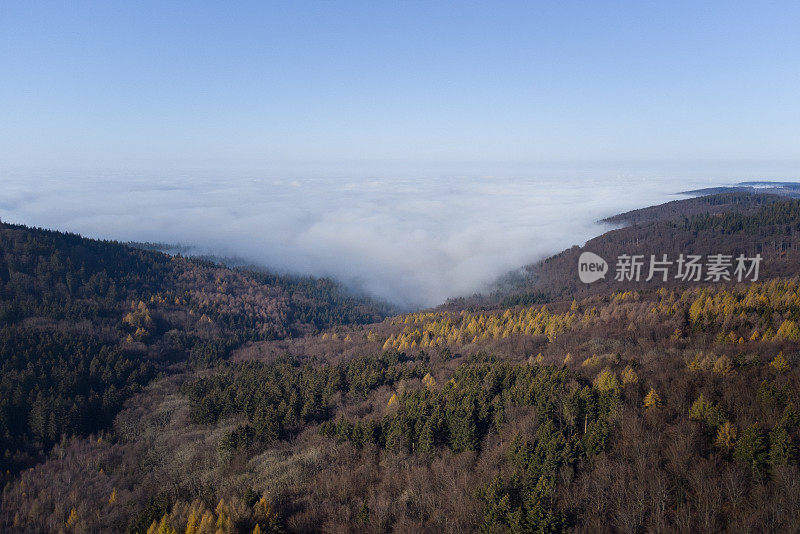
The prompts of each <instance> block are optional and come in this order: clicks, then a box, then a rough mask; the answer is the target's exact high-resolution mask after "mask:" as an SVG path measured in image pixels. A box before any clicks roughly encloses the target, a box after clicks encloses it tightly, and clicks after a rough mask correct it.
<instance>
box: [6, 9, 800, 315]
mask: <svg viewBox="0 0 800 534" xmlns="http://www.w3.org/2000/svg"><path fill="white" fill-rule="evenodd" d="M798 27H800V7H798V4H797V3H796V2H770V3H768V4H765V3H755V2H753V3H747V2H737V3H730V2H721V1H712V2H703V3H697V2H670V3H668V4H667V3H664V4H657V3H641V2H633V1H627V2H621V3H620V2H615V3H613V4H605V3H602V2H578V1H575V2H573V1H565V2H512V1H509V2H493V3H490V4H489V3H487V4H481V3H470V4H459V5H457V6H455V5H453V4H448V3H430V2H403V3H388V2H364V1H343V2H291V3H273V2H251V1H244V2H237V3H235V4H229V3H216V2H192V3H187V4H181V3H179V2H178V3H172V2H152V1H145V2H138V3H136V4H122V3H107V2H84V1H77V2H62V3H59V2H47V3H36V2H21V1H13V0H12V1H8V2H3V3H2V5H0V67H2V72H3V83H2V84H0V184H1V185H2V188H0V216H2V217H3V218H5V219H8V220H10V221H13V222H20V223H25V224H32V225H38V226H47V227H52V228H57V229H60V230H69V231H74V232H80V233H82V234H85V235H87V236H91V237H107V238H114V239H119V240H136V241H163V242H176V243H183V244H187V245H193V246H196V247H198V248H199V249H203V250H208V251H209V252H212V253H215V254H222V255H224V254H235V255H239V256H242V257H244V258H247V259H250V260H252V261H254V262H257V263H260V264H262V265H264V266H266V267H268V268H272V269H279V270H285V271H291V272H298V273H304V274H311V275H315V276H323V275H329V276H334V277H336V278H338V279H340V280H343V281H344V282H346V283H348V284H351V285H354V286H357V287H361V288H364V289H365V290H367V291H369V292H370V293H373V294H376V295H379V296H382V297H384V298H388V299H390V300H392V301H394V302H397V303H400V304H403V305H406V306H424V305H431V304H437V303H439V302H441V301H442V300H443V299H445V298H447V297H451V296H457V295H462V294H469V293H471V292H473V291H476V290H479V289H481V288H482V287H484V286H485V284H487V283H489V282H491V281H492V280H493V278H494V277H496V276H498V275H500V274H503V273H504V272H506V271H507V270H509V269H514V268H517V267H520V266H521V265H523V264H525V263H530V262H532V261H536V260H538V259H540V258H541V257H544V256H546V255H548V254H552V253H554V252H558V251H559V250H561V249H562V248H564V247H567V246H570V245H573V244H580V243H582V242H583V241H585V240H586V239H588V238H590V237H592V236H594V235H596V234H597V233H599V232H600V231H601V230H602V229H601V228H598V227H597V225H596V224H595V221H596V220H597V219H598V218H602V217H605V216H608V215H612V214H615V213H617V212H620V211H625V210H628V209H633V208H639V207H643V206H646V205H649V204H653V203H656V202H661V201H666V200H670V199H672V198H674V197H673V196H671V195H672V194H673V193H676V192H678V191H682V190H686V189H691V188H694V187H703V186H708V185H716V184H720V183H735V182H739V181H742V180H760V179H770V180H794V179H797V178H798V173H799V172H800V96H798V92H797V87H800V69H798V68H797V65H798V64H800V32H798V31H797V28H798Z"/></svg>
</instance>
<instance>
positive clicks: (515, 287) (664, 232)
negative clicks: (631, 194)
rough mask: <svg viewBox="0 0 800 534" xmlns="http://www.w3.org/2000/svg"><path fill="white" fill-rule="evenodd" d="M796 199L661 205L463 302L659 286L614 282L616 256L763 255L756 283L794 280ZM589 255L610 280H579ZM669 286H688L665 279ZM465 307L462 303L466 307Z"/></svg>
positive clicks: (528, 300) (724, 198) (798, 239)
mask: <svg viewBox="0 0 800 534" xmlns="http://www.w3.org/2000/svg"><path fill="white" fill-rule="evenodd" d="M798 213H800V200H786V199H784V198H782V197H778V196H775V195H754V194H751V193H730V194H721V195H710V196H706V197H700V198H695V199H688V200H679V201H673V202H669V203H666V204H662V205H660V206H654V207H651V208H645V209H643V210H637V211H634V212H630V213H629V214H622V215H619V216H617V217H613V218H611V219H607V220H606V222H610V223H613V224H631V226H625V227H623V228H618V229H615V230H611V231H609V232H606V233H604V234H602V235H600V236H598V237H596V238H593V239H591V240H589V241H588V242H586V244H585V245H583V246H582V247H578V246H574V247H572V248H570V249H567V250H565V251H563V252H561V253H559V254H556V255H554V256H551V257H549V258H547V259H545V260H542V261H541V262H539V263H536V264H533V265H529V266H527V267H526V268H525V272H524V273H523V274H521V275H520V274H514V275H509V276H507V277H505V278H504V279H503V280H502V282H501V283H499V284H498V289H497V291H496V292H495V293H494V294H493V295H490V296H487V297H484V298H479V299H467V302H466V303H470V302H471V303H472V304H474V305H479V306H484V307H485V306H490V307H494V306H497V305H498V304H499V303H501V302H502V303H503V305H514V304H534V303H539V304H542V303H546V302H548V301H555V300H562V299H568V298H575V297H578V298H582V297H584V296H588V295H608V294H610V293H613V292H615V291H628V290H635V289H645V288H651V289H656V288H658V287H661V286H662V285H664V283H663V282H662V281H661V279H660V278H657V279H654V280H652V281H650V282H644V281H642V282H641V283H639V284H638V287H636V288H632V287H631V283H630V282H628V281H617V280H615V277H614V276H613V269H614V265H615V264H616V262H617V258H618V257H619V256H621V255H642V256H643V257H644V259H645V261H648V260H649V259H650V256H651V255H655V256H656V257H657V258H659V259H660V258H661V257H662V255H664V254H666V255H667V256H668V259H669V260H671V261H675V260H676V259H677V258H678V256H679V255H680V254H694V255H700V256H708V255H714V254H723V255H731V256H734V257H736V256H738V255H740V254H744V255H745V257H748V258H750V257H754V256H755V255H756V254H760V255H761V257H762V258H763V261H762V262H761V270H760V272H759V280H768V279H771V278H779V277H791V276H795V275H796V274H797V265H798V264H800V215H798ZM584 251H589V252H593V253H595V254H598V255H600V256H601V257H602V258H604V259H605V260H606V261H607V262H608V263H609V266H610V270H611V273H610V274H611V275H610V276H606V277H605V279H602V280H599V281H597V282H594V283H592V284H584V283H582V282H581V281H580V280H579V279H578V276H577V265H578V258H579V256H580V255H581V253H582V252H584ZM666 285H668V286H674V287H691V286H692V285H693V283H686V282H685V281H682V280H680V279H676V278H674V277H670V279H669V280H668V281H667V284H666ZM466 303H462V304H461V306H462V307H463V306H464V305H465V304H466Z"/></svg>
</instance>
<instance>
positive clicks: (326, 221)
mask: <svg viewBox="0 0 800 534" xmlns="http://www.w3.org/2000/svg"><path fill="white" fill-rule="evenodd" d="M270 174H271V177H269V178H265V177H260V176H259V175H258V173H242V174H241V175H237V176H236V177H227V178H219V177H210V176H205V177H203V176H201V175H197V174H179V173H172V176H170V177H169V178H153V177H143V176H136V175H128V176H126V175H120V174H102V175H101V174H99V173H98V174H97V175H94V176H92V175H88V174H84V173H81V174H78V173H72V174H71V175H63V174H59V173H38V174H36V175H31V174H26V173H16V174H15V173H6V174H5V175H4V176H3V177H2V178H3V179H2V183H3V185H2V189H1V190H0V217H1V218H2V220H4V221H7V222H13V223H21V224H27V225H33V226H40V227H45V228H53V229H59V230H64V231H70V232H77V233H80V234H83V235H85V236H88V237H97V238H107V239H115V240H121V241H143V242H144V241H150V242H161V243H171V244H182V245H187V246H192V247H194V250H195V251H196V252H197V253H203V254H214V255H220V256H230V257H239V258H243V259H246V260H248V261H252V262H254V263H257V264H260V265H263V266H265V267H268V268H270V269H273V270H278V271H282V272H284V271H285V272H292V273H299V274H308V275H314V276H332V277H334V278H336V279H339V280H341V281H343V282H345V283H347V284H350V285H352V286H354V287H358V288H360V289H363V290H365V291H367V292H369V293H370V294H373V295H377V296H379V297H383V298H385V299H388V300H390V301H392V302H394V303H396V304H398V305H400V306H404V307H417V306H430V305H435V304H439V303H441V302H443V301H444V300H445V299H447V298H448V297H453V296H459V295H469V294H472V293H473V292H476V291H479V290H481V289H482V288H485V287H486V285H487V284H489V283H491V282H492V281H493V280H495V279H496V277H498V276H500V275H502V274H504V273H506V272H508V271H509V270H513V269H517V268H519V267H520V266H522V265H525V264H528V263H531V262H534V261H536V260H539V259H541V258H543V257H545V256H548V255H550V254H553V253H555V252H558V251H560V250H562V249H564V248H567V247H569V246H571V245H574V244H578V245H580V244H583V243H584V242H585V241H586V240H588V239H590V238H591V237H593V236H595V235H598V234H599V233H602V232H603V231H604V230H605V229H606V228H604V227H602V226H600V225H599V224H598V223H597V222H596V221H598V220H599V219H602V218H603V217H606V216H609V215H613V214H616V213H619V212H622V211H627V210H631V209H635V208H640V207H645V206H649V205H652V204H656V203H661V202H665V201H669V200H675V199H677V198H683V197H681V196H678V195H675V193H676V192H678V191H684V190H688V189H693V188H698V187H709V186H713V185H721V184H728V183H732V182H735V181H737V180H735V179H730V178H720V179H709V178H708V177H694V178H686V177H685V176H684V177H680V178H674V177H670V176H668V175H665V176H648V177H646V178H644V177H642V176H637V175H635V174H631V175H614V174H607V175H605V176H602V175H598V174H597V173H592V172H584V173H551V174H550V175H547V174H542V175H538V176H536V175H529V176H526V175H525V173H523V172H519V173H516V174H515V173H509V174H507V175H505V176H492V175H488V174H483V175H477V174H475V175H470V174H469V173H460V174H452V175H448V174H446V173H439V174H430V175H427V176H425V175H423V173H420V174H419V175H418V176H414V175H413V174H409V173H406V174H398V175H387V176H382V175H380V174H377V173H375V174H373V173H361V175H360V177H357V178H354V177H352V176H347V175H346V174H339V175H331V176H325V175H324V173H317V175H315V176H313V177H305V178H303V177H300V176H298V175H297V173H295V174H294V175H291V176H288V177H284V178H282V177H279V176H280V173H276V172H273V173H270ZM743 178H744V177H743Z"/></svg>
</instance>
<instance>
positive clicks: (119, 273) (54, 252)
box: [0, 223, 380, 470]
mask: <svg viewBox="0 0 800 534" xmlns="http://www.w3.org/2000/svg"><path fill="white" fill-rule="evenodd" d="M377 318H380V311H379V310H378V309H377V308H376V307H373V306H371V305H370V304H369V303H368V302H366V301H364V300H360V299H357V298H354V297H350V296H348V295H347V294H346V293H345V292H344V291H342V290H341V289H340V288H339V287H338V286H336V285H334V284H332V283H331V282H330V281H325V280H323V281H319V282H317V281H313V280H310V279H293V278H291V277H282V276H277V275H271V274H269V273H263V272H250V271H243V270H241V271H234V270H230V269H227V268H224V267H222V266H219V265H215V264H211V263H209V262H204V261H200V260H192V259H187V258H181V257H170V256H167V255H165V254H161V253H158V252H153V251H146V250H140V249H135V248H131V247H128V246H125V245H122V244H119V243H116V242H110V241H98V240H91V239H84V238H82V237H80V236H78V235H75V234H68V233H62V232H54V231H47V230H40V229H31V228H26V227H24V226H19V225H10V224H4V223H0V356H1V357H2V360H1V363H0V366H1V368H2V377H1V378H0V454H2V459H1V460H0V462H2V468H3V470H6V469H16V468H18V467H21V466H24V465H27V464H29V463H30V462H31V461H34V460H35V459H36V458H38V457H39V456H40V455H41V453H42V452H44V451H46V450H48V449H49V448H50V447H51V446H52V445H53V444H54V443H56V442H58V441H60V440H61V439H62V438H64V437H69V436H71V435H76V434H77V435H85V434H87V433H91V432H95V431H97V430H99V429H102V428H105V427H107V426H108V425H109V424H110V423H111V421H112V420H113V417H114V415H115V414H116V413H117V412H118V411H119V409H120V408H121V407H122V404H123V402H124V401H125V400H126V399H127V398H129V397H130V396H131V395H132V394H134V393H135V392H137V391H139V390H140V389H141V387H142V386H143V385H145V384H147V383H148V382H149V381H150V380H152V379H153V378H154V377H156V376H157V375H158V373H159V372H163V371H166V370H167V369H168V368H170V366H172V365H174V364H176V363H180V362H184V361H188V362H190V363H192V364H201V365H208V364H210V363H212V362H215V361H219V360H221V359H223V358H225V357H227V355H228V354H229V352H230V351H231V350H232V349H233V348H235V347H237V346H239V345H241V344H242V343H244V342H245V341H249V340H259V339H280V338H285V337H291V336H297V335H301V334H303V333H305V332H309V331H314V330H316V329H318V328H320V327H329V326H331V325H334V324H341V323H344V322H365V321H373V320H375V319H377Z"/></svg>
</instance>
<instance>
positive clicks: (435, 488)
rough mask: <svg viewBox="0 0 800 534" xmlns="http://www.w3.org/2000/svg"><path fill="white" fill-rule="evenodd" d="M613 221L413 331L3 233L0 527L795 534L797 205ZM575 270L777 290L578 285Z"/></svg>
mask: <svg viewBox="0 0 800 534" xmlns="http://www.w3.org/2000/svg"><path fill="white" fill-rule="evenodd" d="M606 222H607V223H608V225H609V231H608V232H606V233H604V234H603V235H601V236H598V237H596V238H595V239H593V240H591V241H589V242H588V243H586V245H584V247H573V248H571V249H568V250H565V251H563V252H562V253H560V254H557V255H555V256H553V257H551V258H548V259H546V260H543V261H541V262H539V263H536V264H533V265H529V266H526V267H525V268H524V270H523V271H521V272H520V273H515V274H510V275H509V276H507V277H504V278H503V279H501V280H499V281H498V282H497V284H495V286H494V287H493V288H492V289H491V290H490V291H487V292H485V293H483V294H476V295H474V296H471V297H465V298H455V299H452V300H450V301H448V302H446V303H444V304H442V305H441V306H439V307H436V308H432V309H426V310H419V311H415V312H411V313H400V314H398V313H397V311H396V310H395V309H393V308H392V306H391V305H389V304H386V303H384V302H380V301H378V300H375V299H373V298H370V297H368V296H364V295H360V294H356V293H353V292H352V291H351V290H348V289H346V288H344V287H343V286H341V285H340V284H338V283H337V282H336V281H334V280H331V279H315V278H308V277H299V276H290V275H278V274H274V273H271V272H269V271H265V270H263V269H258V268H255V267H229V266H226V265H225V263H224V261H223V260H214V259H202V258H193V257H184V256H181V255H179V254H178V255H168V254H165V253H162V252H158V251H156V250H152V248H148V247H145V246H140V245H136V244H124V243H117V242H111V241H97V240H90V239H85V238H82V237H80V236H78V235H74V234H67V233H60V232H56V231H50V230H42V229H37V228H29V227H25V226H20V225H14V224H9V223H0V365H2V376H1V377H0V455H2V456H0V463H1V465H2V479H3V490H2V501H1V505H0V530H2V531H4V532H64V533H94V532H128V533H141V534H145V533H146V534H157V533H158V534H172V533H174V534H184V533H185V534H200V533H248V534H249V533H269V532H273V533H279V532H281V533H283V532H286V533H289V532H317V531H323V532H445V533H459V532H487V533H502V532H512V533H527V532H542V533H545V532H546V533H551V532H628V533H638V532H686V533H690V532H691V533H693V532H719V531H728V532H794V531H796V530H797V528H798V527H797V525H798V524H800V201H798V200H791V199H788V198H785V197H781V196H777V195H772V194H754V193H747V192H734V193H723V194H714V195H708V196H699V197H696V198H689V199H685V200H679V201H675V202H671V203H668V204H663V205H660V206H654V207H651V208H646V209H644V210H638V211H636V212H630V213H626V214H621V215H619V216H616V217H614V218H611V219H609V220H607V221H606ZM585 250H590V251H592V252H595V253H597V254H599V255H601V256H603V257H605V258H616V257H617V256H618V255H620V254H623V253H628V254H643V255H645V254H650V253H656V252H658V253H661V252H663V253H665V254H667V253H669V254H673V253H674V254H678V253H681V252H683V251H691V252H692V253H696V254H712V253H714V254H716V253H719V254H729V255H736V254H744V255H748V256H755V255H756V254H758V255H759V256H760V257H762V258H763V269H762V271H761V273H760V277H759V279H758V280H756V281H745V282H737V281H736V280H730V281H725V280H723V281H721V282H719V283H711V282H708V281H705V280H700V281H681V280H674V279H670V280H669V281H667V282H664V281H663V280H660V279H656V280H652V281H649V282H646V283H645V282H642V283H640V284H634V283H626V282H625V281H620V280H615V279H614V277H613V273H612V275H611V276H609V277H607V278H606V279H604V280H602V281H600V282H598V283H596V284H591V285H589V284H583V283H581V282H580V281H579V280H578V278H577V271H576V265H577V261H578V256H579V255H580V253H581V252H583V251H585ZM613 268H614V266H613V265H612V266H611V269H612V270H613Z"/></svg>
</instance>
